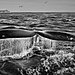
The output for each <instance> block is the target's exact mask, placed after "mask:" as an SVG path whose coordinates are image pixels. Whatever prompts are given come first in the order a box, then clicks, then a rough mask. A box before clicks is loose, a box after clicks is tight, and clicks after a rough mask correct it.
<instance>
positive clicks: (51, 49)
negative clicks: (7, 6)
mask: <svg viewBox="0 0 75 75" xmlns="http://www.w3.org/2000/svg"><path fill="white" fill-rule="evenodd" d="M0 15H1V16H0V75H75V26H74V24H75V13H67V12H66V13H49V12H47V13H7V14H4V13H3V14H0Z"/></svg>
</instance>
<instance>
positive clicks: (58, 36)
mask: <svg viewBox="0 0 75 75" xmlns="http://www.w3.org/2000/svg"><path fill="white" fill-rule="evenodd" d="M36 33H37V34H39V35H41V36H43V37H46V38H48V39H52V40H61V41H73V42H74V41H75V36H74V35H71V34H68V33H63V32H50V31H45V32H40V31H39V32H36Z"/></svg>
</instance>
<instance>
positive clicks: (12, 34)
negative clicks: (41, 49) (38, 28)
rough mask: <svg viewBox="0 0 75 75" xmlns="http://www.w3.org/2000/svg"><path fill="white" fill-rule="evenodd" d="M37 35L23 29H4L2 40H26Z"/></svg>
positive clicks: (1, 34)
mask: <svg viewBox="0 0 75 75" xmlns="http://www.w3.org/2000/svg"><path fill="white" fill-rule="evenodd" d="M34 35H35V33H34V32H32V31H26V30H22V29H2V30H0V39H3V38H4V39H5V38H25V37H32V36H34Z"/></svg>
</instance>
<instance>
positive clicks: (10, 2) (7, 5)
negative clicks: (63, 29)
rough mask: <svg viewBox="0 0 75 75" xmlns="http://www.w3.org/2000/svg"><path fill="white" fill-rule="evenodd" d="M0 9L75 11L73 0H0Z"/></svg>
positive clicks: (74, 1) (16, 10)
mask: <svg viewBox="0 0 75 75" xmlns="http://www.w3.org/2000/svg"><path fill="white" fill-rule="evenodd" d="M0 10H9V11H13V12H75V0H0Z"/></svg>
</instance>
